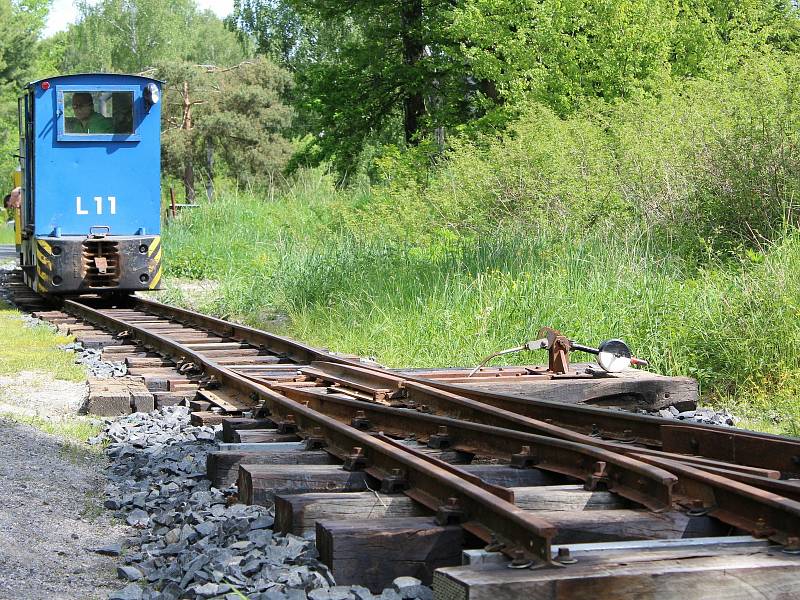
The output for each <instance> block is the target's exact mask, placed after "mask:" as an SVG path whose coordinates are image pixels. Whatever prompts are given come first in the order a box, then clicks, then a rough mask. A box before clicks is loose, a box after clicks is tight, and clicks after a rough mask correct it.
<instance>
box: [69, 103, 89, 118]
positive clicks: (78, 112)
mask: <svg viewBox="0 0 800 600" xmlns="http://www.w3.org/2000/svg"><path fill="white" fill-rule="evenodd" d="M93 110H94V108H93V106H92V103H91V102H88V103H83V104H82V103H81V102H80V101H76V100H73V101H72V111H73V112H74V113H75V116H76V117H77V118H78V119H87V118H88V117H89V115H91V114H92V111H93Z"/></svg>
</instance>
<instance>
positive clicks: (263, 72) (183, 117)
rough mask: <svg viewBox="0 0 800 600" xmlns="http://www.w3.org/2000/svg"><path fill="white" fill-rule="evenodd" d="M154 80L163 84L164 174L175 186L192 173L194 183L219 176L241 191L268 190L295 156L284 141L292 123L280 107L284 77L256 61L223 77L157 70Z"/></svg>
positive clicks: (186, 68) (185, 67) (188, 68)
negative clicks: (244, 187)
mask: <svg viewBox="0 0 800 600" xmlns="http://www.w3.org/2000/svg"><path fill="white" fill-rule="evenodd" d="M156 75H157V76H158V77H160V78H162V79H164V80H165V81H166V82H167V88H166V92H165V101H164V104H163V107H164V108H163V136H162V165H163V167H164V171H165V173H166V174H168V175H172V176H174V177H176V178H182V177H185V173H186V168H187V165H193V168H194V176H201V175H202V177H203V178H204V179H205V180H206V181H209V180H211V179H212V178H213V177H214V176H215V175H216V174H218V173H221V174H223V175H227V176H229V177H231V178H233V179H234V180H235V181H237V182H238V183H240V184H254V183H262V184H266V185H270V184H274V182H275V180H276V178H277V177H279V176H280V174H281V172H282V170H283V169H284V167H285V166H286V163H287V162H288V160H289V158H290V156H291V154H292V152H293V150H294V147H293V145H292V143H291V142H290V141H289V140H288V139H287V138H286V137H285V132H286V131H288V130H289V128H290V126H291V120H292V109H291V108H290V107H289V106H287V105H286V104H285V102H284V100H283V98H284V97H285V96H286V94H287V93H288V91H289V90H290V89H291V86H292V80H291V77H290V75H289V74H288V72H286V71H285V70H283V69H281V68H280V67H278V66H276V65H275V64H274V63H272V62H270V61H269V60H267V59H265V58H263V57H259V58H256V59H252V60H250V61H245V62H242V63H240V64H238V65H236V66H234V67H229V68H226V69H211V68H205V67H200V66H196V65H193V64H190V63H187V62H172V63H160V64H159V66H158V68H157V70H156ZM187 106H188V109H189V111H190V112H187ZM187 116H188V118H187ZM210 159H211V160H210ZM212 160H213V161H216V167H215V166H213V164H210V163H211V161H212Z"/></svg>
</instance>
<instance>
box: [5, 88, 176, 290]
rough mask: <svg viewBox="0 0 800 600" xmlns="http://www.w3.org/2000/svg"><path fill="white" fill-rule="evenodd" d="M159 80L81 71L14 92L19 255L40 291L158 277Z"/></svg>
mask: <svg viewBox="0 0 800 600" xmlns="http://www.w3.org/2000/svg"><path fill="white" fill-rule="evenodd" d="M160 97H161V82H160V81H157V80H155V79H151V78H148V77H141V76H138V75H113V74H81V75H64V76H58V77H51V78H49V79H42V80H39V81H34V82H32V83H30V84H28V85H27V86H26V88H25V90H24V92H23V94H22V95H21V96H20V98H19V132H20V157H19V158H20V166H21V185H22V207H21V214H20V217H19V223H18V226H19V233H18V242H19V258H20V266H21V267H22V270H23V273H24V277H25V281H26V283H27V284H28V285H29V286H30V287H32V288H33V289H34V290H35V291H37V292H39V293H42V294H59V295H64V294H82V293H100V294H107V293H112V294H116V293H131V292H133V291H136V290H152V289H158V287H159V283H160V281H161V237H160V233H161V175H160V156H161V140H160V134H161V103H160V102H159V100H160Z"/></svg>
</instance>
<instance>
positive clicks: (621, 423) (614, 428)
mask: <svg viewBox="0 0 800 600" xmlns="http://www.w3.org/2000/svg"><path fill="white" fill-rule="evenodd" d="M311 366H312V368H313V367H316V369H317V370H326V371H330V374H331V375H333V376H335V377H338V378H340V379H345V378H347V377H350V378H354V379H356V380H363V381H368V382H372V383H373V384H375V385H380V386H381V387H384V388H390V387H391V386H393V385H394V386H396V387H397V388H398V389H406V390H408V396H407V399H408V401H415V402H417V404H430V402H428V400H429V399H430V398H429V396H430V394H429V390H430V389H431V388H435V389H437V390H441V391H443V392H448V393H450V394H452V395H455V396H459V397H462V398H467V399H470V400H474V401H477V402H480V403H482V404H486V405H489V406H494V407H496V408H500V409H503V410H505V411H508V412H512V413H517V414H519V415H522V416H525V417H529V418H532V419H535V420H537V421H540V422H542V421H543V422H546V423H549V424H552V425H556V426H559V427H561V428H562V429H567V430H571V431H573V432H575V433H581V434H587V435H592V436H594V437H597V438H606V439H610V440H617V441H621V442H625V443H637V444H641V445H643V446H647V447H651V448H654V449H658V450H662V451H664V452H668V453H672V454H686V455H691V456H695V457H698V458H706V459H710V460H718V461H724V462H728V463H734V464H741V465H745V466H750V467H754V468H758V469H766V470H773V471H778V472H780V473H781V474H782V475H783V476H784V477H790V476H794V475H798V474H800V440H794V439H789V438H785V437H782V436H777V435H772V434H767V433H758V432H754V431H747V430H735V429H731V428H726V427H721V426H718V425H705V424H701V423H688V422H678V423H676V422H674V421H670V420H666V419H662V418H660V417H653V416H649V415H639V414H634V413H624V412H621V411H613V410H608V409H602V408H595V407H586V406H575V405H571V404H564V403H559V402H550V401H547V400H532V399H523V398H517V397H514V396H509V395H505V394H498V393H495V392H488V391H482V390H475V389H472V388H466V387H463V386H458V385H452V384H447V383H441V382H437V381H434V380H430V379H425V378H424V377H416V376H406V375H402V374H397V373H385V374H383V373H381V371H379V370H377V369H373V368H371V367H366V366H363V365H353V364H346V363H342V362H340V361H336V362H335V363H334V362H331V363H328V364H323V363H322V362H314V363H312V365H311ZM420 386H424V387H420ZM415 393H419V394H420V395H421V396H422V397H415Z"/></svg>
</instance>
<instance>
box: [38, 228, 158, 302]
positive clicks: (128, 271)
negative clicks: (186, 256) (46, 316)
mask: <svg viewBox="0 0 800 600" xmlns="http://www.w3.org/2000/svg"><path fill="white" fill-rule="evenodd" d="M35 248H36V256H35V266H36V269H35V272H34V273H33V274H32V277H34V278H35V286H34V289H35V290H36V291H38V292H40V293H45V294H68V293H70V294H72V293H75V292H78V293H80V292H102V291H120V292H124V291H136V290H155V289H159V287H160V283H161V272H162V267H161V236H158V235H154V236H138V235H137V236H113V235H103V236H86V237H84V236H61V237H37V238H36V239H35Z"/></svg>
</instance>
